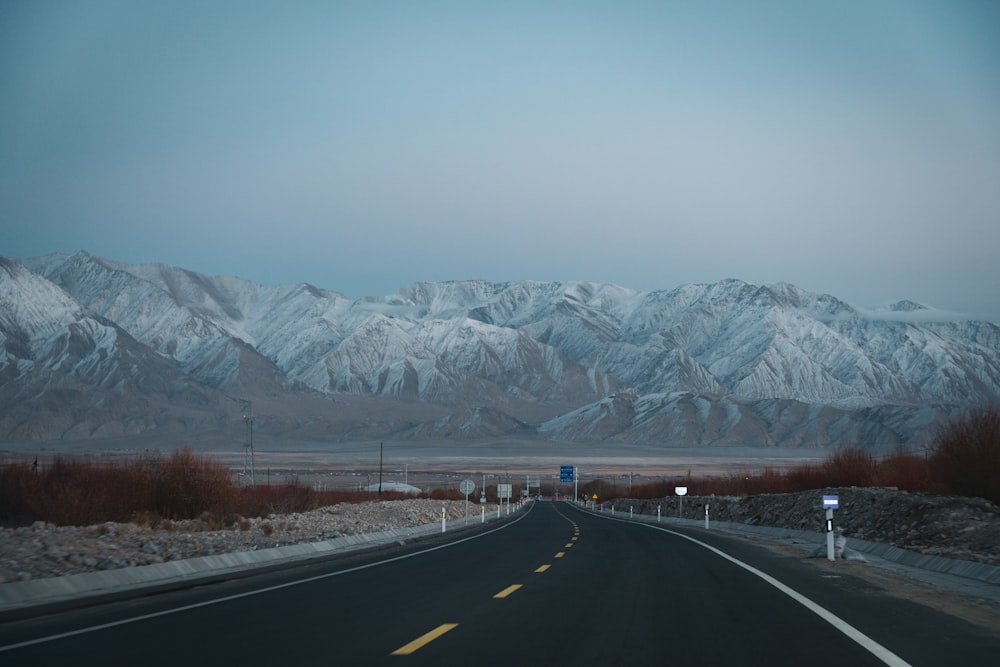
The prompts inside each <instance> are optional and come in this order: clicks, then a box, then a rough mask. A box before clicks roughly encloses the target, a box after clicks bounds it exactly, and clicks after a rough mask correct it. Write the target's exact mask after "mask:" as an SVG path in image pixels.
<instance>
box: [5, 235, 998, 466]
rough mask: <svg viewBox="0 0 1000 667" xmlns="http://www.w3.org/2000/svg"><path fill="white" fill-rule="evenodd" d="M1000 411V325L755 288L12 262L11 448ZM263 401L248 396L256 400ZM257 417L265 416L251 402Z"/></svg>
mask: <svg viewBox="0 0 1000 667" xmlns="http://www.w3.org/2000/svg"><path fill="white" fill-rule="evenodd" d="M998 401H1000V326H998V325H997V324H995V323H991V322H987V321H977V320H969V319H963V318H958V317H954V316H948V315H947V314H946V313H944V312H942V311H937V310H933V309H929V308H926V307H924V306H921V305H920V304H917V303H914V302H912V301H902V302H899V303H896V304H894V305H892V306H890V307H888V308H885V309H882V310H877V311H869V310H861V309H857V308H854V307H852V306H850V305H848V304H847V303H844V302H843V301H840V300H838V299H837V298H835V297H833V296H830V295H825V294H813V293H809V292H807V291H804V290H802V289H799V288H797V287H795V286H793V285H789V284H785V283H779V284H773V285H755V284H751V283H747V282H744V281H740V280H724V281H720V282H717V283H712V284H692V285H683V286H680V287H677V288H675V289H669V290H657V291H637V290H631V289H626V288H623V287H619V286H615V285H609V284H595V283H589V282H562V283H560V282H532V281H520V282H510V283H493V282H483V281H454V282H439V283H416V284H413V285H410V286H408V287H406V288H404V289H402V290H400V291H399V292H397V293H395V294H392V295H388V296H376V297H365V298H360V299H351V298H348V297H346V296H344V295H342V294H339V293H337V292H334V291H330V290H326V289H321V288H318V287H315V286H312V285H309V284H298V285H289V286H278V287H265V286H262V285H260V284H257V283H254V282H251V281H248V280H244V279H240V278H234V277H218V276H206V275H202V274H199V273H195V272H192V271H188V270H184V269H181V268H177V267H172V266H165V265H162V264H125V263H121V262H116V261H113V260H109V259H104V258H100V257H96V256H93V255H90V254H88V253H85V252H79V253H76V254H73V255H63V254H52V255H47V256H44V257H37V258H31V259H22V260H18V259H11V258H0V440H2V441H7V442H42V443H44V442H49V441H63V442H66V441H74V442H75V441H95V440H100V439H114V438H130V439H137V440H141V441H149V442H153V441H157V440H158V441H162V442H168V441H173V442H178V443H180V442H182V441H183V442H202V441H204V442H209V441H226V440H229V441H233V440H239V439H240V438H242V437H243V433H244V432H243V429H244V425H245V423H246V420H245V416H246V415H248V414H252V415H253V420H254V422H253V423H254V428H255V429H256V431H255V433H257V434H258V437H263V438H267V439H270V440H271V441H272V442H275V443H291V442H322V441H330V440H334V441H355V440H356V441H361V440H373V439H382V438H386V439H394V440H404V441H405V440H414V439H423V440H431V439H440V440H449V441H456V442H465V441H475V440H482V439H487V438H508V437H509V438H515V437H516V438H519V439H524V438H529V439H531V438H537V439H540V440H554V441H560V442H587V443H607V444H608V446H613V445H614V444H615V443H635V444H644V445H649V446H654V447H658V446H662V447H722V446H750V447H796V448H823V447H831V446H837V445H843V444H851V445H858V446H861V447H864V448H868V449H871V450H876V451H887V450H893V449H897V448H900V447H902V448H906V449H919V448H922V447H925V446H926V445H927V444H928V443H929V442H930V440H931V439H932V438H933V437H934V435H935V433H936V430H937V429H938V428H939V427H940V426H941V425H942V424H944V423H946V422H947V420H948V419H950V418H953V417H955V416H957V415H959V414H961V413H962V412H963V411H965V410H967V409H969V408H971V407H977V406H981V405H984V404H995V403H997V402H998ZM251 406H252V407H251ZM250 410H252V412H250Z"/></svg>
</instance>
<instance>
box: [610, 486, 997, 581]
mask: <svg viewBox="0 0 1000 667" xmlns="http://www.w3.org/2000/svg"><path fill="white" fill-rule="evenodd" d="M824 495H835V496H837V497H838V499H839V505H840V507H839V508H838V509H837V510H835V512H834V525H835V526H836V527H838V528H841V529H843V532H844V535H846V536H847V537H848V539H849V538H851V537H855V538H858V539H863V540H869V541H871V542H881V543H884V544H893V545H895V546H897V547H901V548H904V549H909V550H911V551H918V552H920V553H925V554H929V555H935V556H944V557H946V558H958V559H961V560H969V561H976V562H980V563H989V564H992V565H1000V507H997V506H996V505H994V504H993V503H991V502H989V501H986V500H983V499H981V498H964V497H958V496H934V495H926V494H920V493H907V492H904V491H897V490H896V489H888V488H858V487H852V488H842V489H825V490H821V491H806V492H802V493H787V494H764V495H759V496H747V497H739V498H737V497H722V496H685V497H684V500H683V505H684V509H683V512H684V514H683V516H684V518H687V519H702V518H704V516H705V505H706V504H707V505H708V506H709V517H710V519H711V520H713V521H729V522H733V523H746V524H751V525H759V526H775V527H779V528H789V529H794V530H815V531H822V530H823V529H824V523H825V520H826V513H825V511H824V510H823V509H822V498H823V496H824ZM680 504H681V501H680V498H679V497H677V496H672V497H669V498H660V499H654V500H631V499H628V498H620V499H615V500H609V501H606V502H605V503H604V505H605V507H610V506H611V505H614V506H615V507H616V508H618V509H619V510H626V511H627V509H628V508H629V507H631V508H632V511H633V512H636V513H641V514H656V510H657V507H659V508H660V512H661V514H662V515H663V516H679V515H680V514H679V513H680Z"/></svg>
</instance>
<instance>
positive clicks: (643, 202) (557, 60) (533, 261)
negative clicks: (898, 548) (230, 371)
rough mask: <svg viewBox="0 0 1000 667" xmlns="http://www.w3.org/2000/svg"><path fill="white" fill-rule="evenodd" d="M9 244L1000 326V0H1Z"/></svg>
mask: <svg viewBox="0 0 1000 667" xmlns="http://www.w3.org/2000/svg"><path fill="white" fill-rule="evenodd" d="M0 224H2V229H3V233H2V236H0V255H5V256H11V257H20V258H24V257H31V256H35V255H42V254H48V253H50V252H57V251H58V252H67V253H71V252H75V251H77V250H87V251H89V252H91V253H94V254H97V255H101V256H105V257H110V258H113V259H116V260H120V261H125V262H154V261H155V262H164V263H167V264H172V265H177V266H181V267H184V268H188V269H192V270H195V271H199V272H202V273H208V274H213V275H238V276H241V277H243V278H248V279H251V280H255V281H257V282H260V283H263V284H265V285H276V284H290V283H300V282H309V283H312V284H314V285H317V286H320V287H324V288H328V289H333V290H337V291H340V292H343V293H344V294H347V295H348V296H352V297H360V296H365V295H374V294H388V293H391V292H394V291H396V290H397V289H398V288H400V287H403V286H405V285H408V284H410V283H412V282H415V281H421V280H429V281H438V280H452V279H466V278H480V279H486V280H494V281H512V280H521V279H532V280H591V281H596V282H610V283H616V284H619V285H622V286H625V287H631V288H635V289H641V290H649V289H665V288H673V287H676V286H677V285H680V284H683V283H691V282H714V281H716V280H721V279H724V278H741V279H744V280H747V281H751V282H761V283H770V282H777V281H785V282H790V283H793V284H796V285H798V286H800V287H802V288H804V289H807V290H810V291H814V292H823V293H829V294H833V295H834V296H837V297H840V298H842V299H844V300H846V301H848V302H850V303H852V304H854V305H856V306H875V305H880V304H886V303H889V302H891V301H894V300H897V299H902V298H909V299H913V300H916V301H920V302H922V303H926V304H928V305H931V306H935V307H939V308H944V309H948V310H955V311H963V312H976V313H981V314H984V315H986V316H988V317H990V318H991V319H994V320H996V321H1000V2H993V1H992V0H981V1H977V2H966V1H962V0H948V1H946V2H945V1H940V0H930V1H927V2H922V1H920V0H899V1H893V0H859V1H857V2H854V1H851V0H838V1H837V2H820V1H815V2H811V1H808V0H795V1H790V2H766V1H760V0H758V1H754V2H744V1H741V0H738V1H734V2H713V1H711V0H706V1H694V0H692V1H690V2H667V1H665V0H663V1H650V2H630V1H628V0H616V1H608V2H587V1H583V0H572V1H567V2H545V1H544V0H530V1H525V2H518V1H511V0H506V1H504V2H474V1H472V0H465V1H456V2H434V1H403V2H382V1H378V0H372V1H368V2H350V3H348V2H343V3H337V2H332V1H331V2H272V3H268V2H249V1H246V2H244V1H233V2H223V1H212V0H194V1H185V0H171V1H170V2H161V1H155V2H154V1H150V2H142V1H141V0H125V1H121V2H113V1H104V0H67V1H61V2H50V1H46V0H31V1H30V2H5V3H3V4H0Z"/></svg>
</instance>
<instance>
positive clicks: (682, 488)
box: [674, 486, 688, 519]
mask: <svg viewBox="0 0 1000 667" xmlns="http://www.w3.org/2000/svg"><path fill="white" fill-rule="evenodd" d="M687 492H688V488H687V487H686V486H678V487H675V488H674V493H676V494H677V495H678V496H679V497H680V503H681V506H680V508H678V510H677V518H678V519H683V518H684V496H686V495H687Z"/></svg>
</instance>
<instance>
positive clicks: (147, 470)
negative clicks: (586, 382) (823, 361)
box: [0, 407, 1000, 528]
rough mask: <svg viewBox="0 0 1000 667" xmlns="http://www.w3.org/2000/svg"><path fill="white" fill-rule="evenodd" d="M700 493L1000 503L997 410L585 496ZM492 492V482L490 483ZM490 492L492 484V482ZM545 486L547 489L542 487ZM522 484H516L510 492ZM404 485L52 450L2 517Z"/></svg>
mask: <svg viewBox="0 0 1000 667" xmlns="http://www.w3.org/2000/svg"><path fill="white" fill-rule="evenodd" d="M679 485H680V486H687V487H688V493H689V494H691V495H695V496H709V495H713V494H714V495H722V496H749V495H758V494H764V493H796V492H799V491H807V490H811V489H822V488H831V487H845V486H861V487H865V486H880V487H896V488H898V489H900V490H903V491H914V492H924V493H935V494H954V495H965V496H974V497H980V498H986V499H987V500H990V501H992V502H994V503H996V504H1000V411H998V409H997V408H995V407H993V408H985V409H979V410H974V411H972V412H971V413H969V414H968V415H967V416H965V417H964V418H962V419H959V420H956V421H955V422H953V423H952V424H951V425H949V426H948V427H947V428H946V429H945V430H944V431H943V432H942V433H941V435H940V436H939V437H938V438H937V440H936V441H935V444H934V446H933V448H932V450H931V452H930V454H929V455H928V456H927V457H922V456H917V455H914V454H909V453H905V452H897V453H894V454H891V455H889V456H886V457H884V458H876V457H874V456H872V455H871V454H868V453H867V452H865V451H863V450H861V449H859V448H853V447H848V448H843V449H840V450H838V451H837V452H835V453H833V454H832V455H831V456H830V457H829V458H827V459H826V460H824V461H823V462H822V463H818V464H809V465H802V466H798V467H795V468H791V469H787V470H764V471H763V472H762V473H760V474H756V475H745V474H739V475H732V476H729V477H710V478H694V479H691V478H689V479H685V480H663V481H656V482H651V483H645V484H635V485H631V487H630V488H628V489H623V488H622V485H621V483H620V481H619V482H616V481H614V480H613V481H606V480H594V481H591V482H587V483H586V484H582V485H581V486H580V489H579V490H580V493H581V495H585V496H587V497H590V496H592V495H594V494H596V495H597V496H598V497H599V498H608V497H631V498H639V499H642V498H663V497H666V496H672V495H674V488H675V487H676V486H679ZM493 491H494V493H493V494H492V495H493V496H495V488H494V489H493ZM487 492H488V493H489V491H488V490H487ZM545 492H546V490H545V488H543V493H545ZM519 493H520V489H519V488H517V487H516V486H515V488H514V495H515V497H518V496H519ZM410 497H412V496H408V495H405V494H400V493H392V492H384V493H382V494H379V495H374V494H372V493H370V492H361V491H317V490H314V489H311V488H307V487H303V486H299V485H298V484H295V483H292V484H283V485H279V486H270V485H268V486H256V487H241V486H240V485H239V484H238V482H237V481H236V480H235V479H234V477H233V475H232V473H231V472H230V470H228V469H227V468H226V467H225V466H223V465H222V464H220V463H217V462H215V461H213V460H212V459H210V458H207V457H203V456H199V455H197V454H195V453H193V452H192V451H191V450H190V449H181V450H178V451H176V452H174V453H173V454H171V455H170V456H167V457H163V456H152V457H146V458H143V459H141V460H136V461H131V462H125V463H94V462H90V461H79V460H74V459H70V458H56V459H55V460H54V461H53V462H51V463H49V464H46V465H45V466H43V467H42V468H37V467H36V466H31V465H24V464H17V465H2V466H0V525H3V526H9V527H10V526H24V525H30V524H32V523H34V522H35V521H45V522H48V523H52V524H56V525H93V524H99V523H104V522H108V521H113V522H126V521H136V522H139V523H143V524H149V525H153V526H155V525H158V524H160V523H168V522H170V521H176V520H183V519H195V518H198V519H202V520H203V521H204V522H205V523H206V524H209V525H212V526H217V527H218V528H222V527H231V526H233V525H234V524H236V523H237V522H239V521H241V520H244V518H245V517H266V516H269V515H271V514H288V513H292V512H305V511H308V510H312V509H316V508H319V507H324V506H327V505H334V504H338V503H357V502H362V501H367V500H373V499H376V498H377V499H381V500H395V499H402V498H410ZM421 497H425V498H432V499H435V500H461V499H462V498H464V496H463V495H462V494H461V493H460V492H459V491H458V490H457V489H435V490H434V491H432V492H431V493H429V494H423V495H422V496H421Z"/></svg>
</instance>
